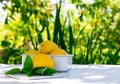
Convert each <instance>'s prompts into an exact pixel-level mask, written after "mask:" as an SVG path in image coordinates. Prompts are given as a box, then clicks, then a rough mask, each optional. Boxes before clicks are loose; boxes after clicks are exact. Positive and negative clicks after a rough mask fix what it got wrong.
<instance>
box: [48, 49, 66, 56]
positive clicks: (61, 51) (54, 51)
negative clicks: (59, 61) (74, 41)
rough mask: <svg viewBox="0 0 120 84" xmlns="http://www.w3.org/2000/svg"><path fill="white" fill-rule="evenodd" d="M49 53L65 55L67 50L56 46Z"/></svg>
mask: <svg viewBox="0 0 120 84" xmlns="http://www.w3.org/2000/svg"><path fill="white" fill-rule="evenodd" d="M50 54H51V55H66V54H67V52H66V51H65V50H63V49H61V48H57V49H55V50H53V51H52V52H51V53H50Z"/></svg>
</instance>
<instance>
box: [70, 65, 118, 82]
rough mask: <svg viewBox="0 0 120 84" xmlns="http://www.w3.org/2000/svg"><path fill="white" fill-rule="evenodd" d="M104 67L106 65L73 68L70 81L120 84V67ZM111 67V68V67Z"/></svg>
mask: <svg viewBox="0 0 120 84" xmlns="http://www.w3.org/2000/svg"><path fill="white" fill-rule="evenodd" d="M108 66H109V67H104V65H101V66H100V65H99V66H97V65H96V66H95V67H94V66H90V67H87V68H77V67H76V68H73V69H72V70H71V71H69V73H70V75H71V74H72V75H71V76H69V77H68V79H75V80H77V81H81V82H85V83H87V84H89V83H90V84H91V83H94V84H120V67H112V66H111V65H108ZM110 66H111V67H110Z"/></svg>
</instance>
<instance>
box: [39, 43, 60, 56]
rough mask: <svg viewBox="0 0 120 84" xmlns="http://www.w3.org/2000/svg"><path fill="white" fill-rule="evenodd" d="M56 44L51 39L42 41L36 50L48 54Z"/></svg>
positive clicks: (55, 47)
mask: <svg viewBox="0 0 120 84" xmlns="http://www.w3.org/2000/svg"><path fill="white" fill-rule="evenodd" d="M57 48H58V46H57V45H56V44H55V43H54V42H52V41H43V42H42V43H41V44H40V45H39V48H38V51H39V52H40V53H43V54H50V53H51V52H52V51H53V50H54V49H57Z"/></svg>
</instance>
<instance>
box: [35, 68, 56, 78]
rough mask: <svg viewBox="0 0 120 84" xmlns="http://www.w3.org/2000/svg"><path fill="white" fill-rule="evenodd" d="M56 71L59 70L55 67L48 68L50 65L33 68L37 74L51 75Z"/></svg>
mask: <svg viewBox="0 0 120 84" xmlns="http://www.w3.org/2000/svg"><path fill="white" fill-rule="evenodd" d="M56 72H57V71H56V70H55V69H52V68H48V67H38V68H35V69H34V70H33V73H34V74H35V75H46V76H51V75H53V74H54V73H56Z"/></svg>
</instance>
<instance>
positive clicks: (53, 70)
mask: <svg viewBox="0 0 120 84" xmlns="http://www.w3.org/2000/svg"><path fill="white" fill-rule="evenodd" d="M56 72H57V71H56V70H55V69H53V68H47V69H46V70H45V72H44V75H47V76H51V75H53V74H54V73H56Z"/></svg>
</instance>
